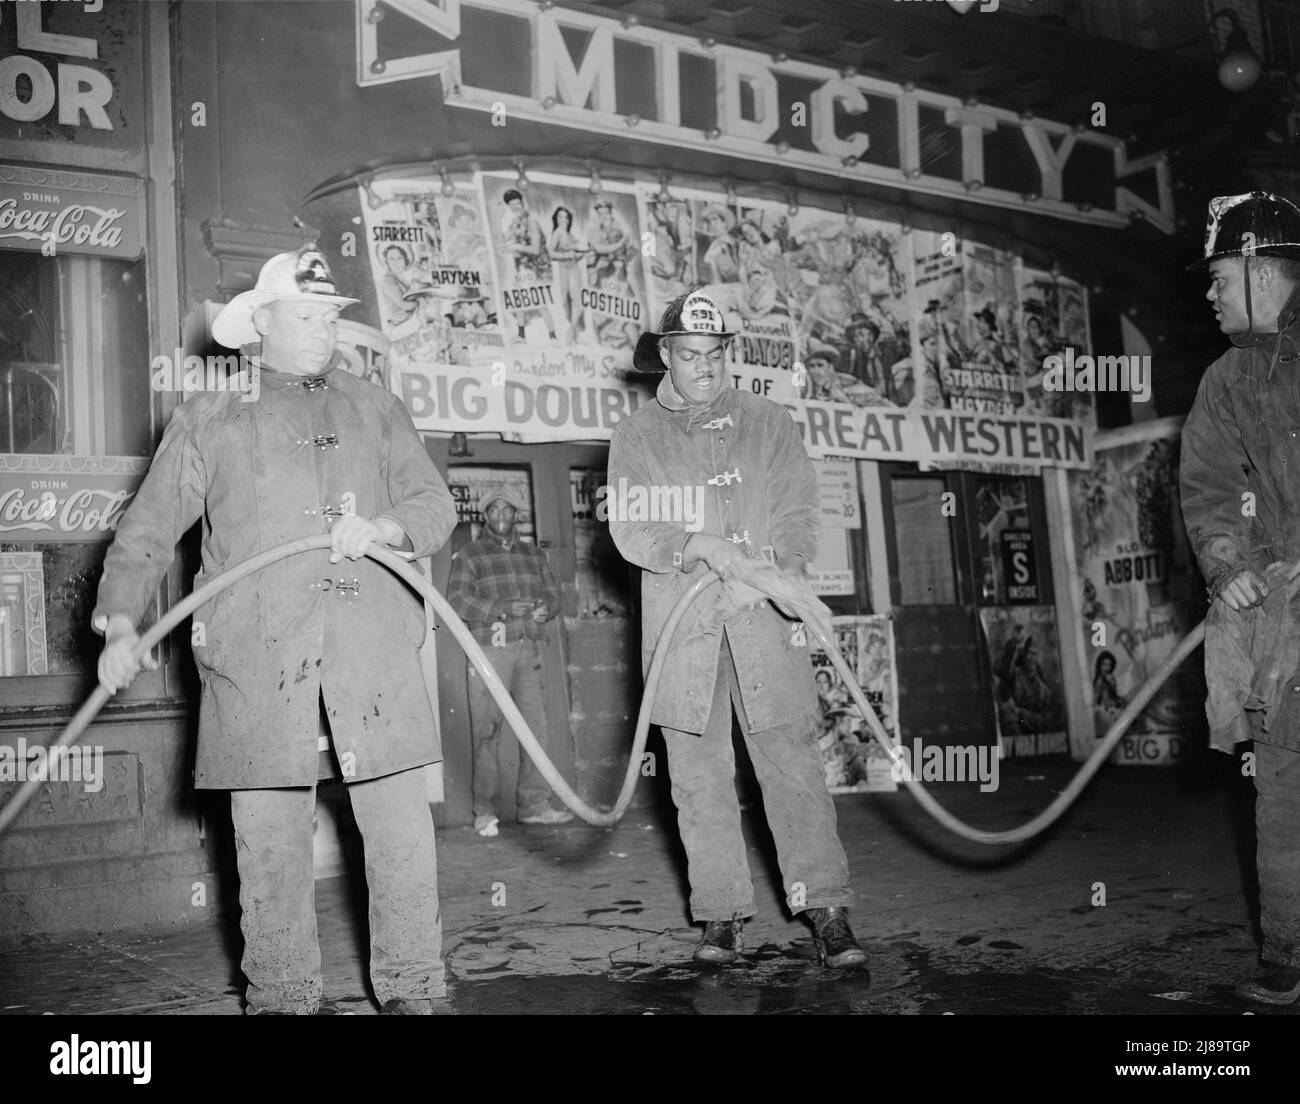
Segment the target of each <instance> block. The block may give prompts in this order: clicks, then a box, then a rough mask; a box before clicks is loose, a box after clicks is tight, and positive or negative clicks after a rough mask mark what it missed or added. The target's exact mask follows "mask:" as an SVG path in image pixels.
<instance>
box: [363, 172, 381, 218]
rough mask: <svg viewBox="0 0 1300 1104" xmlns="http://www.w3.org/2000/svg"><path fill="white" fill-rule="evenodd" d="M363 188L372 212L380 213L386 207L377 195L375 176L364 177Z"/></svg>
mask: <svg viewBox="0 0 1300 1104" xmlns="http://www.w3.org/2000/svg"><path fill="white" fill-rule="evenodd" d="M361 187H362V188H364V189H365V192H366V203H367V204H369V205H370V209H371V210H372V211H378V210H379V208H380V207H382V206H383V205H384V201H383V200H382V199H380V198H379V196H378V195H376V194H375V178H374V177H373V176H366V177H363V178H362V180H361Z"/></svg>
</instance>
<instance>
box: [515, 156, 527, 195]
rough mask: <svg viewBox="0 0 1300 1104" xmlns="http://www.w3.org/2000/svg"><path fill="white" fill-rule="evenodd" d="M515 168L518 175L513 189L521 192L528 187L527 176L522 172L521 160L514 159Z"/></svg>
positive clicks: (522, 163) (522, 164) (518, 158)
mask: <svg viewBox="0 0 1300 1104" xmlns="http://www.w3.org/2000/svg"><path fill="white" fill-rule="evenodd" d="M515 168H516V169H517V170H519V175H518V176H516V177H515V187H516V188H518V189H519V190H520V191H521V192H522V191H523V190H524V189H525V188H527V187H528V174H527V173H526V172H524V162H523V159H522V158H520V157H516V158H515Z"/></svg>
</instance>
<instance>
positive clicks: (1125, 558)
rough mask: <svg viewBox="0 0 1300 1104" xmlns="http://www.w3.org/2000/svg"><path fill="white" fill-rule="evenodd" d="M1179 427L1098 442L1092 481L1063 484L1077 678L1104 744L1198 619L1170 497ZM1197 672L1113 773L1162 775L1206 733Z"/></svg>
mask: <svg viewBox="0 0 1300 1104" xmlns="http://www.w3.org/2000/svg"><path fill="white" fill-rule="evenodd" d="M1179 440H1180V438H1179V420H1178V419H1173V418H1164V419H1161V420H1159V421H1155V422H1148V423H1145V424H1143V425H1140V426H1130V427H1126V428H1124V429H1121V430H1114V431H1112V432H1110V433H1105V434H1101V435H1099V436H1098V438H1097V443H1096V452H1095V454H1094V455H1095V461H1096V462H1095V466H1094V470H1093V471H1090V472H1071V473H1070V475H1069V476H1068V486H1069V500H1070V507H1071V524H1072V529H1073V531H1074V556H1075V563H1076V564H1077V584H1078V592H1077V593H1076V595H1075V600H1076V602H1077V603H1078V612H1079V616H1080V620H1079V625H1078V628H1077V630H1076V631H1077V632H1078V634H1079V636H1080V637H1081V644H1082V647H1081V649H1080V651H1081V654H1082V656H1083V664H1084V669H1083V670H1081V671H1080V672H1079V674H1080V676H1081V681H1082V682H1083V684H1084V686H1085V687H1088V688H1090V690H1091V705H1092V718H1093V729H1094V731H1093V736H1095V738H1096V739H1101V738H1102V737H1103V736H1104V735H1105V734H1106V731H1107V730H1108V729H1109V728H1110V726H1111V724H1113V723H1114V721H1115V719H1116V718H1117V717H1118V716H1119V715H1120V713H1121V712H1122V711H1123V709H1124V707H1125V706H1126V705H1127V704H1128V703H1129V701H1130V700H1131V699H1132V697H1133V695H1134V694H1135V693H1136V692H1137V691H1138V690H1139V689H1141V687H1142V685H1143V683H1145V682H1146V680H1147V679H1148V678H1149V677H1150V676H1151V675H1152V673H1153V672H1154V671H1155V670H1156V669H1157V668H1158V667H1160V665H1161V664H1162V663H1163V662H1164V661H1165V659H1167V658H1168V656H1169V654H1170V653H1171V652H1172V651H1173V650H1174V649H1175V648H1176V647H1177V646H1178V644H1179V643H1180V642H1181V641H1182V639H1183V637H1184V636H1185V635H1186V634H1187V633H1188V632H1190V631H1191V629H1192V628H1193V627H1194V626H1195V625H1196V623H1197V621H1198V620H1200V618H1201V617H1202V616H1204V613H1205V591H1204V586H1203V584H1202V583H1201V582H1200V581H1199V578H1198V575H1197V572H1196V569H1195V566H1194V563H1193V558H1192V553H1191V548H1190V546H1189V545H1188V542H1187V536H1186V531H1185V529H1184V528H1183V524H1182V517H1181V507H1180V505H1179V496H1178V448H1179ZM1205 696H1206V690H1205V679H1204V665H1203V664H1201V663H1183V664H1182V665H1180V666H1179V667H1178V669H1177V670H1176V671H1175V672H1174V673H1173V675H1172V676H1171V677H1170V678H1169V679H1168V681H1166V682H1165V684H1164V685H1163V686H1162V687H1161V688H1160V689H1159V690H1158V691H1157V692H1156V695H1155V697H1153V698H1152V699H1151V702H1150V703H1149V704H1148V705H1147V707H1146V708H1145V709H1144V710H1143V711H1142V712H1141V713H1140V714H1139V715H1138V717H1137V719H1136V720H1135V721H1134V722H1133V724H1132V726H1131V727H1130V728H1129V730H1128V734H1127V735H1126V736H1125V737H1124V738H1123V739H1122V740H1121V741H1120V742H1119V744H1118V745H1117V746H1116V748H1115V753H1114V755H1113V756H1112V761H1114V762H1117V763H1126V764H1153V765H1166V764H1169V763H1173V762H1175V761H1177V760H1178V759H1179V758H1180V757H1181V756H1182V754H1183V753H1184V751H1185V749H1186V747H1187V742H1188V741H1189V740H1192V739H1196V740H1200V739H1203V737H1204V730H1205V710H1204V703H1205Z"/></svg>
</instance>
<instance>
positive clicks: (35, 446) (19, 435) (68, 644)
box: [0, 251, 153, 677]
mask: <svg viewBox="0 0 1300 1104" xmlns="http://www.w3.org/2000/svg"><path fill="white" fill-rule="evenodd" d="M3 257H4V264H3V267H2V268H0V631H2V632H3V637H4V640H3V643H2V644H0V677H15V676H22V675H61V674H76V673H77V672H79V671H81V670H82V669H83V668H84V667H85V666H86V664H87V663H89V662H90V660H91V658H92V657H94V656H96V655H97V654H98V651H99V647H98V639H97V638H96V637H95V636H94V635H93V633H92V632H91V629H90V612H91V609H92V608H93V606H94V602H95V593H96V590H97V588H98V585H99V577H100V573H101V572H102V570H103V563H104V554H105V552H106V551H107V548H108V542H109V541H110V540H111V539H112V530H113V527H114V525H115V523H116V520H117V518H118V517H119V516H120V512H121V510H122V508H123V507H124V506H125V504H126V502H127V501H128V500H129V498H130V494H131V491H132V489H133V487H134V486H135V484H136V483H137V482H138V480H139V479H140V477H141V475H142V474H143V472H144V470H145V468H146V467H147V463H148V462H147V460H146V459H145V458H146V457H148V456H149V454H150V453H151V451H152V446H153V432H152V422H151V403H150V386H149V379H150V371H149V369H150V357H149V353H148V340H149V329H148V304H147V300H146V290H145V269H144V262H143V261H142V260H141V261H122V260H115V259H109V258H102V257H90V256H84V257H83V256H56V257H45V256H42V255H40V254H38V253H27V252H18V251H6V252H5V253H4V254H3Z"/></svg>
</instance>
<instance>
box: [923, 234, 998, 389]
mask: <svg viewBox="0 0 1300 1104" xmlns="http://www.w3.org/2000/svg"><path fill="white" fill-rule="evenodd" d="M910 236H911V239H912V249H913V256H914V264H915V274H916V275H915V289H914V291H913V300H912V302H913V307H912V315H913V317H914V318H915V319H916V329H915V333H914V335H913V336H914V342H915V344H914V346H913V354H912V355H913V361H914V370H913V377H914V384H913V388H914V391H913V396H912V402H911V405H912V406H915V407H919V408H921V409H923V410H934V409H941V410H965V409H975V410H979V409H981V406H980V405H979V404H980V401H981V398H982V392H983V389H979V393H973V392H972V389H971V388H969V387H967V386H965V384H964V382H963V377H962V361H963V360H964V359H965V357H966V356H967V349H966V342H965V339H964V337H963V336H962V331H963V328H964V325H965V322H964V315H965V310H966V296H965V278H964V272H963V266H962V254H961V248H960V244H959V243H958V242H957V240H956V237H955V235H953V234H951V233H946V234H939V233H934V232H931V231H921V230H914V231H912V234H911V235H910ZM992 397H993V398H997V392H994V393H993V395H992ZM967 403H970V404H971V405H970V406H968V405H967Z"/></svg>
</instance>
